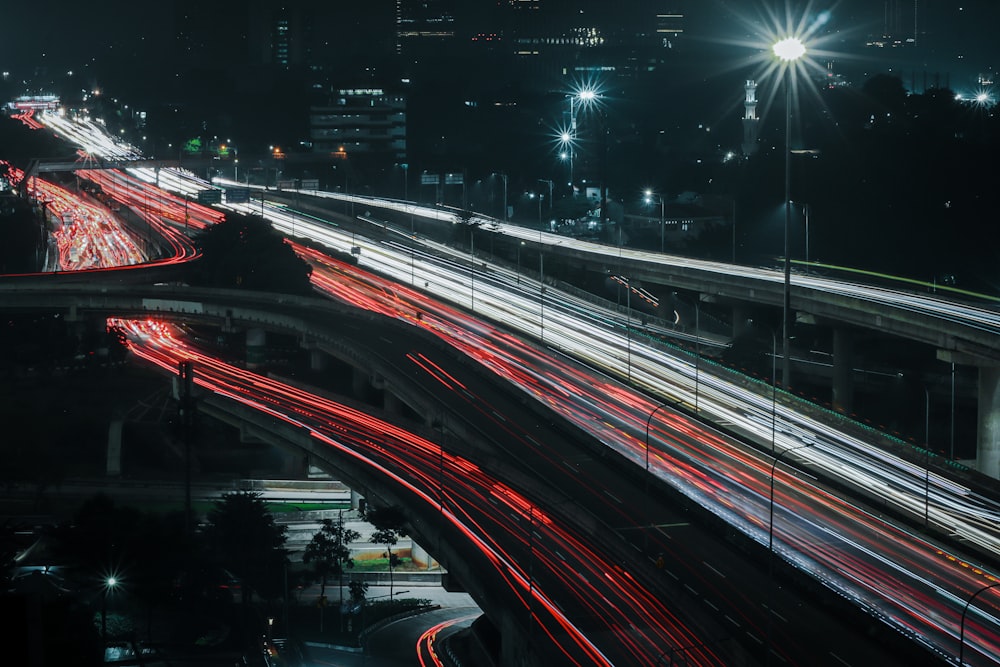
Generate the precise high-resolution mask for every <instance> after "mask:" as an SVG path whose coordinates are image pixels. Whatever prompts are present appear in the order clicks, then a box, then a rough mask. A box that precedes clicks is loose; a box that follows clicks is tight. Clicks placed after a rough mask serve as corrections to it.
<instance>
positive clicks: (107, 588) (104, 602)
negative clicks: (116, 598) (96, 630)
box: [101, 577, 118, 646]
mask: <svg viewBox="0 0 1000 667" xmlns="http://www.w3.org/2000/svg"><path fill="white" fill-rule="evenodd" d="M117 585H118V580H117V579H116V578H115V577H108V578H107V579H105V580H104V594H103V595H102V596H101V641H103V642H104V645H105V646H107V645H108V596H109V595H110V594H111V591H113V590H114V588H115V586H117Z"/></svg>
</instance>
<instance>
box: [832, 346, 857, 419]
mask: <svg viewBox="0 0 1000 667" xmlns="http://www.w3.org/2000/svg"><path fill="white" fill-rule="evenodd" d="M853 374H854V336H853V334H852V333H851V330H850V329H844V328H837V329H834V330H833V409H834V410H836V411H837V412H843V413H845V414H850V413H851V411H852V410H854V378H853V377H852V376H853Z"/></svg>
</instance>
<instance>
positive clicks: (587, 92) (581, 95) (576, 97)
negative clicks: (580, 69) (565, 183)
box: [559, 88, 597, 188]
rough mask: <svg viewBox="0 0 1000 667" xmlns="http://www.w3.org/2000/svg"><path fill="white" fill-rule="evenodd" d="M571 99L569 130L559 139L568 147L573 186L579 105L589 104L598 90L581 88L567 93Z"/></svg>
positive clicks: (570, 184) (570, 178) (567, 155)
mask: <svg viewBox="0 0 1000 667" xmlns="http://www.w3.org/2000/svg"><path fill="white" fill-rule="evenodd" d="M566 97H567V98H568V99H569V130H567V131H564V132H562V134H560V135H559V139H560V141H561V142H562V145H563V147H564V148H565V149H566V159H568V160H569V186H570V188H572V187H573V159H574V157H575V156H576V116H577V113H578V112H579V107H581V106H588V105H590V104H591V103H593V102H594V100H596V99H597V91H596V90H594V89H593V88H581V89H579V90H577V91H575V92H573V93H571V94H568V95H566Z"/></svg>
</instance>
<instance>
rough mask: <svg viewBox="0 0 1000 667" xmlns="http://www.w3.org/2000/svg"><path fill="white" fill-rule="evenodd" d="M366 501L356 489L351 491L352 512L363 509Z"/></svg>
mask: <svg viewBox="0 0 1000 667" xmlns="http://www.w3.org/2000/svg"><path fill="white" fill-rule="evenodd" d="M364 500H365V499H364V497H363V496H362V495H361V494H360V493H358V492H357V491H355V490H354V489H351V509H352V510H356V509H361V505H362V503H363V502H364Z"/></svg>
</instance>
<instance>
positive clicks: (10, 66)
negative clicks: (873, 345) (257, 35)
mask: <svg viewBox="0 0 1000 667" xmlns="http://www.w3.org/2000/svg"><path fill="white" fill-rule="evenodd" d="M184 1H186V0H173V2H169V1H168V2H158V3H151V2H135V1H134V0H103V1H102V2H100V3H89V4H80V3H76V2H72V3H71V2H67V1H66V0H56V1H55V2H51V3H45V4H44V5H39V4H33V3H25V2H16V3H15V2H11V3H4V5H5V6H4V8H3V9H2V10H0V71H10V72H12V73H13V74H14V76H15V77H17V78H25V77H30V76H31V72H32V71H33V70H34V68H36V67H46V68H49V69H50V70H62V69H66V70H69V69H73V70H76V71H78V72H80V73H84V72H86V71H87V70H86V68H87V67H88V66H90V67H101V66H102V65H107V64H109V63H110V62H113V61H114V60H116V59H123V58H128V59H140V60H142V59H148V58H150V57H151V56H150V55H149V54H170V53H171V46H172V45H173V44H174V39H173V30H174V22H173V16H174V13H175V5H176V3H179V2H184ZM342 1H343V0H342ZM792 1H793V6H795V7H809V8H810V10H811V11H812V12H813V13H816V14H819V13H820V12H823V11H825V10H830V11H831V15H830V16H831V18H830V22H829V24H828V25H829V27H830V29H831V30H833V31H837V32H840V33H842V34H844V35H845V39H846V40H847V41H848V42H849V45H850V46H852V47H853V46H854V45H855V44H857V43H858V42H859V41H863V40H864V38H865V37H866V36H867V35H868V34H877V33H880V32H881V29H882V25H883V18H882V16H883V7H884V4H883V2H881V1H879V0H841V1H840V2H837V1H836V0H816V1H813V2H808V3H807V2H798V3H796V2H794V0H792ZM920 1H921V3H922V6H924V7H925V9H924V10H923V15H924V18H925V19H926V20H923V21H921V23H922V25H923V26H924V27H925V28H926V30H927V32H926V34H925V35H924V36H923V37H924V38H925V39H926V40H927V42H926V44H927V45H928V46H929V47H933V53H932V54H929V56H928V57H929V58H930V59H931V62H928V63H927V67H928V68H930V69H941V68H947V69H949V70H957V69H959V68H960V67H961V66H962V65H966V66H967V69H968V70H969V71H972V70H976V71H989V70H990V69H993V68H996V67H998V66H1000V47H998V46H997V45H998V41H997V40H996V39H995V34H994V33H995V29H996V26H997V25H998V24H1000V2H998V1H997V0H965V1H964V2H963V1H962V0H920ZM227 2H228V0H223V1H222V2H214V3H213V6H216V5H217V6H225V5H226V4H227ZM474 2H479V3H483V5H484V6H487V5H492V4H493V3H494V2H495V0H462V1H461V2H460V3H458V4H459V7H460V8H461V9H462V11H467V10H470V9H473V3H474ZM901 2H904V4H906V3H907V0H901ZM387 3H388V5H389V9H390V11H388V12H386V11H385V10H386V7H385V6H383V5H386V4H387ZM466 3H468V4H466ZM228 4H232V6H233V10H232V13H233V20H232V21H231V22H230V21H226V22H224V23H223V22H220V25H218V30H219V32H220V34H221V33H224V32H226V31H227V30H233V29H239V25H240V23H241V20H243V17H241V16H240V14H241V13H243V12H245V11H246V10H245V9H243V8H244V7H245V6H247V5H248V4H251V3H248V2H242V3H228ZM338 4H339V3H338ZM344 6H345V7H346V5H344ZM359 6H364V7H367V8H371V9H369V10H368V11H369V12H371V13H372V14H373V15H374V14H375V13H376V12H377V13H378V15H379V16H384V17H386V18H387V20H388V23H387V25H386V26H385V30H386V31H387V32H391V31H392V29H393V26H392V24H391V21H392V15H393V13H392V11H391V0H381V3H380V1H379V0H371V1H369V2H366V3H362V5H359ZM755 6H759V4H755V3H751V2H745V1H743V0H739V1H734V0H699V1H698V2H693V1H691V0H688V3H687V7H688V17H689V24H688V28H689V31H688V34H689V36H690V37H691V38H692V41H696V42H701V41H702V38H706V37H707V38H719V37H721V38H725V37H734V38H735V37H738V36H740V35H744V34H748V33H749V31H748V25H747V23H745V22H742V23H741V21H739V20H737V19H738V17H739V16H742V17H749V16H750V15H751V14H750V11H751V10H750V8H752V7H755ZM362 11H363V10H362ZM906 11H907V12H909V11H912V7H911V6H907V8H906ZM223 13H225V12H223ZM486 27H488V26H486ZM331 30H336V28H331ZM922 31H923V29H922ZM963 61H964V62H963ZM959 74H960V75H962V76H967V74H966V73H959Z"/></svg>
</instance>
